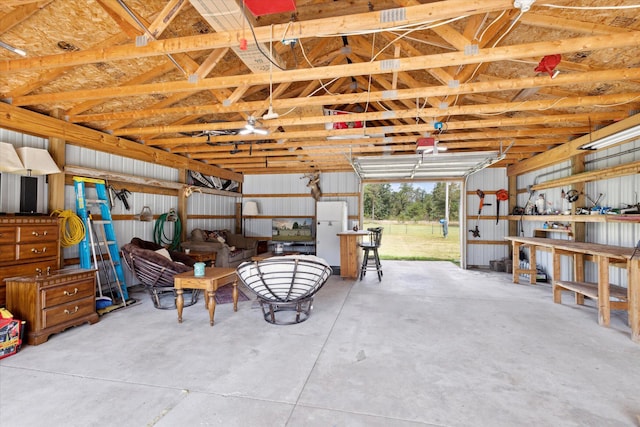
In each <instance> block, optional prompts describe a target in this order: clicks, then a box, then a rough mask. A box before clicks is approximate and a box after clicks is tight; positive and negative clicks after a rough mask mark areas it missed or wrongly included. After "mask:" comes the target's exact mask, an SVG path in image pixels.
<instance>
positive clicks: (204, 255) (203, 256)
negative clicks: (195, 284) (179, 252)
mask: <svg viewBox="0 0 640 427" xmlns="http://www.w3.org/2000/svg"><path fill="white" fill-rule="evenodd" d="M184 254H185V255H187V256H188V257H190V258H191V259H193V260H194V261H195V262H206V263H210V264H207V265H211V266H215V265H216V255H218V253H217V252H208V251H193V250H192V251H189V253H186V252H185V253H184Z"/></svg>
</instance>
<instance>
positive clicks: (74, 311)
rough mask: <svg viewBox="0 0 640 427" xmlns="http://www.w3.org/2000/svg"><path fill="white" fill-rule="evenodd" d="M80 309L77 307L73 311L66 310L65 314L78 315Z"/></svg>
mask: <svg viewBox="0 0 640 427" xmlns="http://www.w3.org/2000/svg"><path fill="white" fill-rule="evenodd" d="M78 309H79V308H78V306H77V305H76V308H75V309H74V310H73V311H71V310H67V309H65V310H64V314H74V313H76V312H77V311H78Z"/></svg>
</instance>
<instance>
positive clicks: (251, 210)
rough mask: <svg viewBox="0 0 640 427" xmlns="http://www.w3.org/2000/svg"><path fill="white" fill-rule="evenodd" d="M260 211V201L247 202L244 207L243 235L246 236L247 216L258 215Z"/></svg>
mask: <svg viewBox="0 0 640 427" xmlns="http://www.w3.org/2000/svg"><path fill="white" fill-rule="evenodd" d="M259 213H260V212H259V211H258V203H256V202H253V201H249V202H245V204H244V208H242V217H243V223H242V235H243V236H246V223H247V217H248V216H256V215H258V214H259Z"/></svg>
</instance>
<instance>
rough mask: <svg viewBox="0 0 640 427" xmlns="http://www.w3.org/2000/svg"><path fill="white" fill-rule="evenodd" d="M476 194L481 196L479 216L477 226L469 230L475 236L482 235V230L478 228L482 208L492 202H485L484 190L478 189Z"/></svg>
mask: <svg viewBox="0 0 640 427" xmlns="http://www.w3.org/2000/svg"><path fill="white" fill-rule="evenodd" d="M476 194H477V195H478V197H480V204H479V205H478V218H477V219H476V228H475V229H473V230H469V233H472V235H473V237H480V230H479V229H478V223H479V222H480V214H481V213H482V208H483V207H484V206H485V205H487V206H491V203H485V202H484V191H482V190H480V189H478V190H476Z"/></svg>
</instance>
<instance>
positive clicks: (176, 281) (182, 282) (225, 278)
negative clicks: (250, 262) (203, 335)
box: [173, 267, 238, 326]
mask: <svg viewBox="0 0 640 427" xmlns="http://www.w3.org/2000/svg"><path fill="white" fill-rule="evenodd" d="M229 283H232V284H233V311H238V276H237V275H236V269H235V268H221V267H207V268H205V269H204V276H194V275H193V271H186V272H184V273H180V274H176V275H175V276H174V277H173V287H174V289H175V290H176V294H177V298H176V307H177V308H178V323H182V309H183V308H184V296H183V293H184V289H204V290H205V291H206V295H205V297H204V306H205V308H207V309H208V310H209V323H210V324H211V326H213V315H214V314H215V311H216V299H215V295H216V290H218V288H220V287H222V286H224V285H227V284H229Z"/></svg>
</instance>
